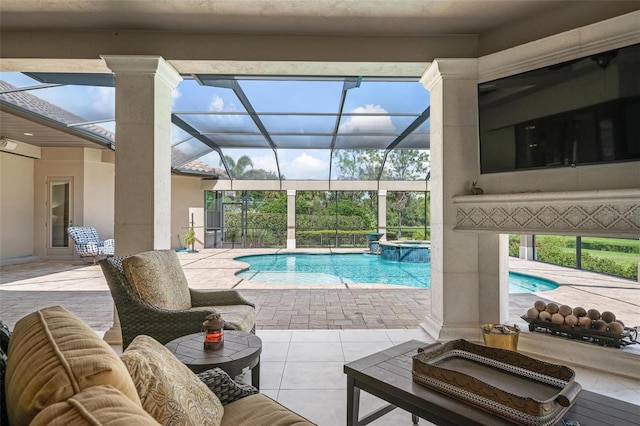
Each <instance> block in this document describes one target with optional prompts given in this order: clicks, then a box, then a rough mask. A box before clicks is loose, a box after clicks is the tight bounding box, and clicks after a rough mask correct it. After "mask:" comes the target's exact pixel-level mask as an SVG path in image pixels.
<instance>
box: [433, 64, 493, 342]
mask: <svg viewBox="0 0 640 426" xmlns="http://www.w3.org/2000/svg"><path fill="white" fill-rule="evenodd" d="M477 68H478V62H477V59H437V60H436V61H434V62H433V64H432V65H431V66H430V67H429V68H428V69H427V71H426V73H425V75H424V76H423V78H422V79H421V82H422V83H423V84H424V86H425V88H426V89H427V90H429V92H430V95H431V153H430V157H431V290H430V291H431V312H430V313H429V314H428V315H427V316H426V317H425V319H424V321H423V322H422V324H421V326H422V327H423V328H424V329H425V330H426V331H427V333H429V334H430V335H431V336H432V337H434V338H435V339H438V340H451V339H458V338H464V339H468V340H472V341H477V340H480V339H481V337H482V335H481V332H480V327H479V325H480V324H481V323H482V322H484V321H487V322H488V321H489V320H491V319H495V320H496V321H498V320H499V319H500V317H501V311H502V309H501V307H500V303H501V301H500V298H499V297H496V296H498V295H499V294H500V270H501V268H504V261H502V260H501V259H500V240H501V237H499V236H498V235H484V236H482V237H480V236H479V234H475V233H471V232H460V231H455V230H454V227H455V225H456V207H455V206H454V204H453V201H452V198H453V197H454V196H456V195H464V194H467V193H468V188H469V187H470V182H471V181H477V180H478V177H479V173H480V171H479V147H478V105H477V96H478V95H477V84H478V78H477ZM480 183H481V182H480ZM480 186H482V185H480ZM502 240H504V238H502ZM481 282H482V285H483V286H485V287H484V288H482V291H481ZM487 286H489V287H487ZM492 298H494V299H495V300H491V299H492Z"/></svg>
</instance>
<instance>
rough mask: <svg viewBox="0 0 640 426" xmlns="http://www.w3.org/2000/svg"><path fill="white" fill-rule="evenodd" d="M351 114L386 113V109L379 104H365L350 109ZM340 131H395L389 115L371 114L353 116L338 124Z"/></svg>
mask: <svg viewBox="0 0 640 426" xmlns="http://www.w3.org/2000/svg"><path fill="white" fill-rule="evenodd" d="M351 113H353V114H388V111H387V110H385V109H384V108H382V107H381V106H380V105H371V104H368V105H365V106H363V107H358V108H356V109H354V110H353V111H351ZM339 131H340V133H357V132H367V133H377V132H380V133H392V132H395V131H396V127H395V126H394V125H393V122H392V121H391V117H389V116H380V115H371V116H353V117H349V118H348V119H347V121H345V122H344V123H342V124H341V125H340V129H339Z"/></svg>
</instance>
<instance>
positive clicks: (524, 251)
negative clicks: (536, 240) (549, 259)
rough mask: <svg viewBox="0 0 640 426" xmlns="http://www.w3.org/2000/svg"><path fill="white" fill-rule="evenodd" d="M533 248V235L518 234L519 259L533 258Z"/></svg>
mask: <svg viewBox="0 0 640 426" xmlns="http://www.w3.org/2000/svg"><path fill="white" fill-rule="evenodd" d="M533 249H534V247H533V235H531V234H520V251H519V253H518V254H519V257H520V259H524V260H533Z"/></svg>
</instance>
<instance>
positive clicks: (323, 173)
mask: <svg viewBox="0 0 640 426" xmlns="http://www.w3.org/2000/svg"><path fill="white" fill-rule="evenodd" d="M281 167H282V173H283V174H284V175H285V177H286V178H287V179H327V178H328V176H329V163H327V162H326V161H323V160H321V159H319V158H316V157H314V156H312V155H309V154H307V153H306V152H303V153H302V154H300V155H298V156H297V157H296V158H294V159H293V160H291V161H290V162H286V163H283V164H281Z"/></svg>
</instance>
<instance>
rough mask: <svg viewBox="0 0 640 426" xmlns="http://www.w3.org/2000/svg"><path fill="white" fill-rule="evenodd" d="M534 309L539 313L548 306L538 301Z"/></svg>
mask: <svg viewBox="0 0 640 426" xmlns="http://www.w3.org/2000/svg"><path fill="white" fill-rule="evenodd" d="M533 307H534V308H536V309H537V310H538V311H540V312H542V311H544V310H545V309H546V308H547V304H546V303H544V302H543V301H542V300H536V303H534V304H533Z"/></svg>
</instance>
